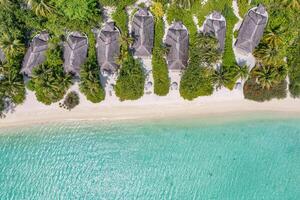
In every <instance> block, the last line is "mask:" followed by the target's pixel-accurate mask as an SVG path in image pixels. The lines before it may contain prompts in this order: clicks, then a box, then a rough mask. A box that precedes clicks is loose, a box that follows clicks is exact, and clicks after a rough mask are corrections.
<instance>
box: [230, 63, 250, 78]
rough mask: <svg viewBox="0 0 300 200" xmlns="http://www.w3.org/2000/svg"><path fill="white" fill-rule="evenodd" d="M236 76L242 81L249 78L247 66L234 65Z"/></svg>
mask: <svg viewBox="0 0 300 200" xmlns="http://www.w3.org/2000/svg"><path fill="white" fill-rule="evenodd" d="M233 68H235V72H236V76H237V77H239V78H241V79H242V80H246V79H247V78H248V76H249V68H248V66H247V65H243V66H239V65H234V66H233Z"/></svg>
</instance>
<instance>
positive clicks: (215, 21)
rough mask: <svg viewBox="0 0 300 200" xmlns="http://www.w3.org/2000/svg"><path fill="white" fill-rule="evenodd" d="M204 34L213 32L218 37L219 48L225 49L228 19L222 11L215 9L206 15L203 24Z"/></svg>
mask: <svg viewBox="0 0 300 200" xmlns="http://www.w3.org/2000/svg"><path fill="white" fill-rule="evenodd" d="M203 32H204V34H211V35H213V36H215V37H216V38H217V39H218V42H219V49H220V50H221V51H224V46H225V36H226V20H225V18H224V17H223V16H222V15H221V13H219V12H216V11H214V12H213V13H212V14H210V15H208V16H207V17H206V20H205V22H204V24H203Z"/></svg>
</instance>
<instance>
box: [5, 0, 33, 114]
mask: <svg viewBox="0 0 300 200" xmlns="http://www.w3.org/2000/svg"><path fill="white" fill-rule="evenodd" d="M22 16H27V15H26V11H24V10H21V9H20V5H19V4H18V3H15V2H9V1H1V9H0V33H1V34H0V48H1V49H2V51H3V52H4V54H5V61H4V63H1V62H0V76H1V79H0V105H1V109H0V113H2V110H3V109H4V105H5V104H4V101H5V99H9V100H10V101H11V103H12V104H16V105H18V104H21V103H23V101H24V100H25V86H24V83H23V77H22V75H21V74H20V73H19V72H20V67H21V63H22V60H23V57H24V51H25V49H24V46H25V45H24V44H25V40H26V38H25V35H26V33H27V30H28V27H27V26H26V23H25V22H26V19H27V18H25V17H23V18H22ZM16 22H18V23H16Z"/></svg>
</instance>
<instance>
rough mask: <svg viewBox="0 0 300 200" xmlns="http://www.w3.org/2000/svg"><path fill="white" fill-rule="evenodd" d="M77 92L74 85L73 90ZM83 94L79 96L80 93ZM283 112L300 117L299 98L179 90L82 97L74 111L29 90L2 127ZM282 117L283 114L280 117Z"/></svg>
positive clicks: (227, 91) (8, 115)
mask: <svg viewBox="0 0 300 200" xmlns="http://www.w3.org/2000/svg"><path fill="white" fill-rule="evenodd" d="M71 90H72V91H78V85H77V84H75V85H74V86H72V88H70V91H71ZM79 94H80V93H79ZM248 112H251V113H255V112H280V113H281V114H285V115H290V114H291V115H298V114H299V116H300V99H292V98H286V99H284V100H272V101H270V102H264V103H257V102H253V101H249V100H245V99H244V97H243V94H242V91H241V90H238V89H236V90H233V91H229V90H227V89H221V90H219V91H217V92H215V93H214V94H213V95H212V96H209V97H199V98H198V99H196V100H194V101H186V100H183V99H182V98H181V97H180V96H179V91H178V90H175V91H170V94H169V95H168V96H166V97H158V96H156V95H154V94H150V95H144V97H143V98H142V99H140V100H137V101H125V102H120V101H118V99H117V98H116V97H115V96H109V97H107V98H106V100H105V101H103V102H101V103H99V104H93V103H90V102H89V101H87V100H86V98H85V97H84V96H83V95H82V94H80V104H79V105H78V106H77V107H76V108H74V109H73V110H71V111H68V110H65V109H63V108H60V107H59V104H58V103H56V104H52V105H50V106H46V105H43V104H42V103H39V102H38V101H37V100H36V97H35V94H34V93H32V92H30V91H28V94H27V98H26V101H25V102H24V104H23V105H20V106H18V107H17V108H16V109H15V110H14V112H13V113H8V114H7V116H6V118H4V119H1V120H0V127H15V126H26V125H33V124H43V123H52V122H69V121H81V120H86V121H97V120H99V121H103V120H104V121H107V120H108V121H110V120H113V121H115V120H138V119H147V120H149V119H150V120H151V119H165V118H167V119H169V118H197V117H206V116H209V115H221V116H224V117H230V116H231V114H236V113H248ZM281 114H280V115H281Z"/></svg>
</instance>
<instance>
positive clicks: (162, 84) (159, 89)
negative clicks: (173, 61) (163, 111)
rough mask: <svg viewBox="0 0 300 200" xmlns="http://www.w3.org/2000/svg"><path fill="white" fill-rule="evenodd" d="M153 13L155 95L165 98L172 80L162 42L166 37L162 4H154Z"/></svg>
mask: <svg viewBox="0 0 300 200" xmlns="http://www.w3.org/2000/svg"><path fill="white" fill-rule="evenodd" d="M151 11H152V13H153V14H154V16H155V38H154V48H153V55H152V68H153V79H154V93H155V94H157V95H159V96H165V95H167V94H168V92H169V85H170V79H169V77H168V67H167V63H166V59H165V54H166V48H165V47H164V45H163V42H162V38H163V36H164V22H163V20H162V17H163V15H164V11H163V6H162V4H161V3H154V4H153V6H152V8H151Z"/></svg>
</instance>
